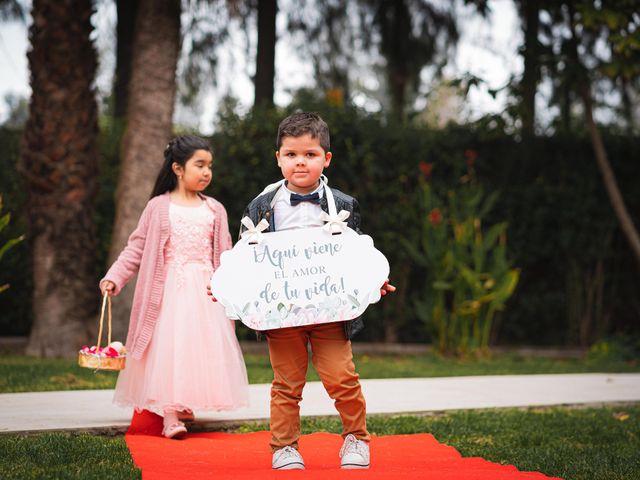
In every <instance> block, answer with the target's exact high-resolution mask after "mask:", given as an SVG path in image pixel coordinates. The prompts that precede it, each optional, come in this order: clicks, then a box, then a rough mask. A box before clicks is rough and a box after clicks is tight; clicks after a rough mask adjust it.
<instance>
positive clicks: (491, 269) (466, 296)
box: [403, 150, 519, 354]
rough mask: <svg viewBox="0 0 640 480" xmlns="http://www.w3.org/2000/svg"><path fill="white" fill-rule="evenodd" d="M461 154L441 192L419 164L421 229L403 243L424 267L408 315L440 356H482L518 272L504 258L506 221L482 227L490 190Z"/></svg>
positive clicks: (470, 159) (470, 152) (470, 157)
mask: <svg viewBox="0 0 640 480" xmlns="http://www.w3.org/2000/svg"><path fill="white" fill-rule="evenodd" d="M466 154H467V157H468V159H467V162H468V171H467V173H466V174H465V175H464V176H462V177H461V178H460V183H459V184H458V185H457V186H456V187H455V188H449V189H448V190H446V191H438V190H436V189H435V188H434V187H433V186H432V184H431V182H430V179H431V170H432V169H433V168H434V166H433V164H429V163H424V162H423V163H421V164H420V168H421V170H422V174H423V176H422V178H421V179H420V190H419V197H420V200H419V205H420V207H421V208H420V210H419V215H420V218H421V219H422V220H421V228H422V232H421V235H420V238H419V240H418V242H417V244H414V243H413V242H412V241H409V240H406V239H405V241H404V242H403V243H404V245H405V248H406V249H407V250H408V251H409V253H410V255H411V257H412V259H413V260H414V261H415V262H416V263H417V264H418V265H420V266H421V267H423V268H424V278H425V281H424V289H423V292H422V294H421V295H419V296H418V298H416V299H415V304H416V313H417V315H418V317H419V318H420V320H422V321H423V322H424V323H425V324H426V326H427V327H428V329H429V330H430V331H433V332H435V335H434V336H435V337H436V338H437V346H438V349H439V351H440V352H441V353H458V354H468V353H470V352H478V353H482V352H484V353H487V352H488V350H489V340H490V334H491V328H492V325H493V320H494V316H495V315H496V313H497V312H499V311H501V310H503V309H504V306H505V303H506V301H507V300H508V298H509V297H510V296H511V294H512V293H513V291H514V290H515V287H516V285H517V283H518V277H519V271H518V270H517V269H514V268H511V266H510V264H509V261H508V259H507V247H506V229H507V224H506V222H501V223H497V224H495V225H492V226H491V227H483V219H484V217H486V215H487V213H488V212H489V211H490V210H491V209H492V208H493V206H494V205H495V202H496V200H497V195H496V193H495V192H494V193H493V194H492V195H488V196H487V195H485V194H484V190H483V188H482V187H481V186H480V185H478V183H477V181H476V179H475V175H474V172H473V167H472V165H473V162H474V161H475V159H476V155H477V154H476V152H475V151H473V150H467V152H466ZM435 168H436V170H437V166H436V167H435Z"/></svg>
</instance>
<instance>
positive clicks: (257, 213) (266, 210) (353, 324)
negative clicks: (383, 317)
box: [238, 188, 364, 339]
mask: <svg viewBox="0 0 640 480" xmlns="http://www.w3.org/2000/svg"><path fill="white" fill-rule="evenodd" d="M278 190H279V188H276V189H274V190H273V191H271V192H268V193H265V194H263V195H260V196H259V197H256V198H255V199H253V201H252V202H251V203H250V204H249V205H247V208H245V210H244V214H243V215H242V218H244V217H246V216H248V217H249V218H250V219H251V221H252V222H253V223H254V225H257V224H258V222H260V220H262V219H263V218H264V219H266V220H267V221H268V222H269V231H270V232H275V231H276V224H275V221H274V218H273V207H272V206H271V201H272V200H273V197H275V195H276V193H277V192H278ZM331 193H333V198H334V200H335V202H336V211H337V212H338V213H339V212H340V211H341V210H346V211H347V212H349V213H350V215H349V218H348V219H347V226H348V227H349V228H351V229H353V230H354V231H355V232H356V233H359V234H362V231H361V230H360V205H359V204H358V201H357V200H356V199H355V198H353V197H351V196H349V195H347V194H345V193H342V192H341V191H340V190H336V189H335V188H332V189H331ZM320 208H322V210H324V211H325V212H327V213H329V206H328V204H327V196H326V195H323V196H322V198H321V199H320ZM245 230H246V228H245V227H244V225H242V224H241V225H240V234H242V232H244V231H245ZM239 238H240V235H238V239H239ZM363 328H364V324H363V322H362V319H361V318H360V317H357V318H354V319H353V320H347V321H345V322H344V332H345V334H346V336H347V338H349V339H351V338H353V336H354V335H355V334H356V333H358V332H359V331H360V330H362V329H363Z"/></svg>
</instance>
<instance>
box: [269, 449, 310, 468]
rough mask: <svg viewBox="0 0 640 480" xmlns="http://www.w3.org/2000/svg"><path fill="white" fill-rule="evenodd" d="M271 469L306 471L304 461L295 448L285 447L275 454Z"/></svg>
mask: <svg viewBox="0 0 640 480" xmlns="http://www.w3.org/2000/svg"><path fill="white" fill-rule="evenodd" d="M271 468H273V469H274V470H304V460H303V459H302V455H300V453H299V452H298V450H296V449H295V448H293V447H284V448H281V449H280V450H276V451H275V452H273V457H272V459H271Z"/></svg>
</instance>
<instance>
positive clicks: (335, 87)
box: [287, 0, 364, 103]
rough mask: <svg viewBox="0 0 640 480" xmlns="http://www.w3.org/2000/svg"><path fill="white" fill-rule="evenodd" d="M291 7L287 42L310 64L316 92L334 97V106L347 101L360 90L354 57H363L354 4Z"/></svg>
mask: <svg viewBox="0 0 640 480" xmlns="http://www.w3.org/2000/svg"><path fill="white" fill-rule="evenodd" d="M294 6H295V8H292V9H291V10H290V11H287V18H288V21H289V31H290V40H291V41H292V42H294V43H295V44H296V45H297V47H298V50H299V51H300V52H301V53H302V55H304V56H306V57H307V58H309V59H310V60H311V62H312V64H313V70H314V80H315V82H316V84H317V88H318V89H319V90H320V91H321V92H323V93H329V94H330V96H331V95H333V96H334V98H333V99H332V101H333V102H334V103H343V102H344V101H345V99H346V100H347V101H348V100H349V99H350V97H351V93H352V90H361V89H362V88H363V86H362V85H360V84H357V82H356V80H355V78H354V77H356V73H357V70H358V68H359V65H358V61H357V59H356V56H357V55H358V52H360V53H363V54H364V52H362V50H361V49H362V42H361V39H362V36H361V35H360V32H359V30H358V28H359V25H358V21H357V18H358V12H357V10H356V9H355V8H354V7H355V4H354V3H353V2H347V1H346V0H307V1H305V2H300V3H296V4H295V5H294ZM358 39H360V41H359V40H358ZM352 84H353V85H352Z"/></svg>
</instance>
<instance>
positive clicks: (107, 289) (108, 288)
mask: <svg viewBox="0 0 640 480" xmlns="http://www.w3.org/2000/svg"><path fill="white" fill-rule="evenodd" d="M115 289H116V286H115V284H114V283H113V282H110V281H109V280H105V281H104V282H102V283H101V284H100V291H101V292H102V296H103V297H104V294H105V293H109V296H111V295H113V291H114V290H115Z"/></svg>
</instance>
